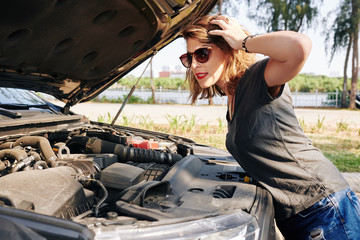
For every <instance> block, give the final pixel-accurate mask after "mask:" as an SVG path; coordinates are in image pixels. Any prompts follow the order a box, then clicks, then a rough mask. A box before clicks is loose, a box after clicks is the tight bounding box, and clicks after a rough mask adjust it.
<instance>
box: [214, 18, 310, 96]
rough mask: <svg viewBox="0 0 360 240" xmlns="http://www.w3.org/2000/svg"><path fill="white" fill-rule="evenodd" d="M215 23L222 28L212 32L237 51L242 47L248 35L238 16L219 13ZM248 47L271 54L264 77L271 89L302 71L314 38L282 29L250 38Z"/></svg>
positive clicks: (251, 49)
mask: <svg viewBox="0 0 360 240" xmlns="http://www.w3.org/2000/svg"><path fill="white" fill-rule="evenodd" d="M212 23H214V24H218V25H219V26H220V27H221V28H222V29H223V30H214V31H211V32H209V33H210V34H214V35H220V36H222V37H223V38H224V39H225V40H226V41H227V42H228V43H229V45H230V46H231V47H232V48H234V49H236V50H240V49H242V41H243V39H244V38H245V37H246V36H247V35H246V33H245V32H244V30H243V28H242V27H241V26H240V25H239V24H238V23H237V22H236V20H235V19H232V18H231V19H229V18H226V17H225V16H219V17H218V18H217V19H216V20H213V21H212ZM246 48H247V49H248V51H249V52H252V53H259V54H264V55H267V56H269V57H270V60H269V62H268V64H267V66H266V69H265V76H264V77H265V81H266V84H267V86H268V87H269V90H270V88H275V89H276V88H277V87H278V86H281V85H282V84H284V83H286V82H288V81H290V80H291V79H292V78H293V77H295V76H296V75H297V74H298V73H299V72H300V70H301V68H302V67H303V66H304V64H305V62H306V59H307V57H308V56H309V53H310V50H311V41H310V39H309V37H307V36H306V35H304V34H301V33H297V32H292V31H279V32H272V33H266V34H263V35H259V36H256V37H254V38H248V39H247V41H246ZM276 92H277V91H275V93H276ZM272 95H273V94H272Z"/></svg>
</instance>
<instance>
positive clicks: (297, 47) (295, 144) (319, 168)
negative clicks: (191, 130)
mask: <svg viewBox="0 0 360 240" xmlns="http://www.w3.org/2000/svg"><path fill="white" fill-rule="evenodd" d="M182 34H183V37H184V38H185V40H186V43H187V53H186V54H183V55H182V56H181V57H180V60H181V62H182V63H183V65H184V66H185V67H186V68H188V72H187V80H188V82H189V84H190V89H191V98H192V103H194V102H195V101H196V99H197V98H198V97H201V98H210V97H213V96H214V95H216V94H218V95H226V96H227V97H228V113H227V119H228V133H227V136H226V147H227V149H228V150H229V152H230V153H231V154H232V155H233V156H234V158H235V159H236V160H237V161H238V162H239V164H240V165H241V166H242V167H243V168H244V169H245V170H246V171H247V173H248V174H249V175H251V176H252V177H253V178H254V179H255V180H257V181H258V183H259V184H260V185H262V186H263V187H264V188H266V189H267V190H269V192H270V193H271V194H272V196H273V199H274V207H275V217H276V221H277V225H278V227H279V229H280V230H281V232H282V234H283V235H284V236H285V238H286V239H336V240H340V239H352V240H354V239H360V232H359V230H358V229H359V227H360V203H359V200H358V199H357V197H356V195H355V194H354V193H353V192H352V191H351V189H350V188H349V185H348V183H347V182H346V181H345V179H344V178H343V177H342V175H341V173H340V172H339V171H338V170H337V169H336V167H335V166H334V165H333V164H332V163H331V162H330V161H329V160H328V159H327V158H326V157H324V155H323V154H322V153H321V152H320V151H319V149H317V148H315V147H314V146H313V145H312V142H311V140H310V139H309V138H307V137H306V136H305V134H304V132H303V131H302V129H301V127H300V125H299V123H298V120H297V117H296V115H295V112H294V109H293V105H292V100H291V94H290V90H289V87H288V85H287V84H286V83H287V82H288V81H290V80H291V79H292V78H293V77H295V76H296V75H297V74H298V73H299V71H300V70H301V68H302V67H303V65H304V63H305V61H306V59H307V57H308V55H309V53H310V49H311V41H310V39H309V38H308V37H307V36H306V35H303V34H300V33H296V32H291V31H279V32H272V33H267V34H263V35H249V33H248V32H247V31H246V30H244V28H243V27H242V26H240V25H239V24H238V23H237V22H236V20H235V19H232V18H229V17H227V16H206V17H203V18H200V19H197V20H196V21H195V22H193V23H192V24H191V25H190V26H188V27H186V28H185V29H183V31H182ZM256 54H262V55H265V56H266V57H265V58H262V59H260V60H257V59H256Z"/></svg>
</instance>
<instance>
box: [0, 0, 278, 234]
mask: <svg viewBox="0 0 360 240" xmlns="http://www.w3.org/2000/svg"><path fill="white" fill-rule="evenodd" d="M216 4H217V1H215V0H192V1H189V0H188V1H185V0H154V1H150V0H146V1H144V0H122V1H111V0H109V1H100V0H90V1H75V0H57V1H41V0H36V1H21V0H14V1H1V6H2V7H1V10H0V13H1V14H0V69H1V71H0V120H1V121H0V186H1V188H0V205H1V206H0V222H1V224H0V229H1V231H0V238H1V239H254V240H255V239H275V238H277V237H278V236H279V235H278V234H277V233H276V227H275V224H274V208H273V204H272V197H271V195H270V193H269V192H268V191H266V190H265V189H264V188H262V187H261V186H259V185H258V184H257V183H256V181H255V180H253V179H252V178H251V176H249V175H247V173H246V172H245V171H244V170H243V169H242V168H241V167H240V166H239V164H238V163H237V162H236V161H235V160H234V158H233V157H232V156H231V155H230V154H229V153H228V152H227V151H223V150H219V149H216V148H213V147H211V146H205V145H201V144H197V143H195V142H194V141H192V140H190V139H187V138H184V137H179V136H174V135H171V134H166V133H159V132H154V131H147V130H141V129H136V128H130V127H124V126H119V125H114V124H106V123H99V122H94V121H90V120H89V119H87V118H86V117H85V116H82V115H79V114H76V113H74V112H73V111H72V110H71V107H72V106H74V105H75V104H78V103H81V102H85V101H89V100H91V99H93V98H95V97H96V96H98V95H99V94H100V93H101V92H103V91H104V90H105V89H107V88H108V87H110V86H111V85H112V84H113V83H115V82H117V81H119V80H120V79H121V77H123V76H125V75H126V74H127V73H129V72H130V71H131V70H133V69H134V68H135V67H136V66H138V65H139V64H141V63H142V62H144V61H145V60H146V59H148V58H150V57H151V56H153V55H154V54H156V52H158V51H160V50H161V49H162V48H163V47H164V46H166V45H167V44H169V43H170V42H172V41H173V40H174V39H176V38H178V37H179V32H180V30H181V28H182V27H184V26H186V25H187V24H189V23H190V22H191V21H192V20H194V19H195V18H197V17H199V16H201V15H204V14H208V13H209V12H210V11H211V10H212V9H213V8H214V6H215V5H216ZM42 93H45V94H50V95H52V96H54V97H55V98H56V99H58V100H61V101H63V102H64V103H65V104H64V106H57V105H55V104H53V103H51V102H49V101H47V100H45V99H43V98H42V97H41V94H42ZM39 95H40V96H39Z"/></svg>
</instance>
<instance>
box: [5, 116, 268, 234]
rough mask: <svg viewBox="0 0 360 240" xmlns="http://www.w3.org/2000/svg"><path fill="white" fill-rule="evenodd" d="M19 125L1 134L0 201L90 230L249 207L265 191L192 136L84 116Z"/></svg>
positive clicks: (252, 207) (238, 167) (205, 214)
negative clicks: (55, 122)
mask: <svg viewBox="0 0 360 240" xmlns="http://www.w3.org/2000/svg"><path fill="white" fill-rule="evenodd" d="M39 124H40V123H39ZM25 125H26V124H25ZM25 125H23V126H22V128H21V129H20V128H19V129H18V130H17V132H18V134H14V130H13V129H7V130H8V132H10V133H12V134H11V135H6V134H5V135H3V136H2V137H1V138H0V160H1V161H0V174H1V177H0V184H1V186H2V188H1V189H0V205H1V206H4V207H10V208H15V209H20V210H25V211H29V212H34V213H38V214H42V215H47V216H52V217H56V218H60V219H66V220H71V221H74V222H77V223H81V224H84V225H86V226H88V227H89V228H90V229H93V230H95V229H97V228H104V227H105V228H111V227H114V226H118V225H119V224H120V225H129V224H130V225H131V224H136V223H140V222H143V221H146V222H156V221H161V220H169V219H182V218H189V217H198V218H202V217H204V216H212V215H214V214H215V215H217V214H220V213H222V212H228V211H233V210H239V209H241V210H244V211H246V212H248V213H251V212H253V213H255V212H256V209H258V208H259V206H260V205H261V204H259V203H257V201H259V199H270V197H269V196H267V195H266V194H265V195H266V196H265V197H264V196H263V197H261V198H259V197H257V196H258V195H259V193H260V192H261V191H262V190H261V189H260V188H259V187H258V186H256V184H254V183H253V182H252V179H251V178H250V177H249V176H247V175H246V173H245V172H244V171H243V170H242V168H241V167H240V166H238V165H237V164H235V163H233V162H232V163H231V162H228V161H227V160H226V157H218V158H217V157H214V155H211V152H209V153H208V156H206V154H205V155H197V154H195V153H194V149H196V147H198V148H200V149H202V150H200V151H199V152H203V153H204V152H206V151H207V150H205V151H204V149H207V147H204V146H203V147H202V148H201V146H197V145H196V144H195V143H194V142H192V141H191V140H187V139H182V138H180V137H175V136H172V135H167V134H162V133H156V132H149V131H146V130H139V129H132V128H126V127H120V126H116V127H114V128H112V127H111V126H109V125H107V124H101V123H95V122H86V121H84V119H82V122H81V124H80V123H79V122H76V121H75V122H73V123H67V124H64V125H62V126H61V127H59V125H57V126H56V127H54V125H53V124H51V123H47V124H46V126H45V125H44V126H43V128H41V129H40V128H38V126H28V125H26V127H25ZM34 129H36V130H34ZM210 155H211V157H209V156H210ZM254 206H255V207H254ZM264 206H268V203H264ZM261 207H263V206H261ZM271 211H272V208H271ZM257 214H266V211H265V212H264V213H257Z"/></svg>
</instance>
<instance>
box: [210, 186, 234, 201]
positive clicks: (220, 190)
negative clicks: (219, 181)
mask: <svg viewBox="0 0 360 240" xmlns="http://www.w3.org/2000/svg"><path fill="white" fill-rule="evenodd" d="M235 189H236V187H235V186H217V187H216V188H215V190H214V191H213V192H212V196H213V197H214V198H232V197H233V195H234V192H235Z"/></svg>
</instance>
